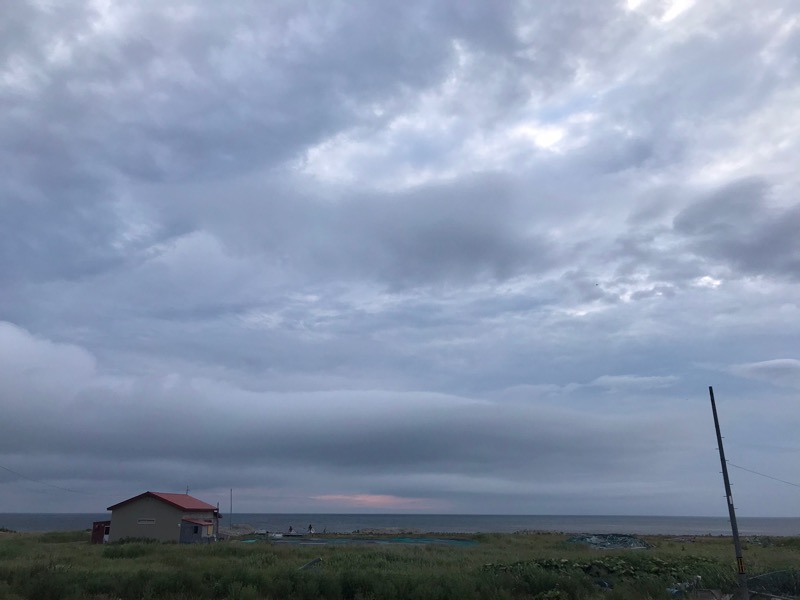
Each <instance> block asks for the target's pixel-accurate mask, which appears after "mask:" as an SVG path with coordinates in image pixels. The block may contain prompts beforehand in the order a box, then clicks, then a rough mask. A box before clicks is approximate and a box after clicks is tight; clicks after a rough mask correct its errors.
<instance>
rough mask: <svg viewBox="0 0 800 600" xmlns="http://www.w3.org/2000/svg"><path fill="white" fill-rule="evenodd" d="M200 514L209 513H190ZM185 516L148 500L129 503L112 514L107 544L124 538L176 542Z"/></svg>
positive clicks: (159, 502) (175, 509)
mask: <svg viewBox="0 0 800 600" xmlns="http://www.w3.org/2000/svg"><path fill="white" fill-rule="evenodd" d="M190 514H198V515H200V514H203V515H206V516H207V515H208V513H190ZM183 517H184V512H183V511H182V510H181V509H179V508H176V507H174V506H171V505H169V504H167V503H166V502H163V501H161V500H156V499H155V498H151V497H144V498H140V499H139V500H136V501H135V502H130V503H128V504H126V505H124V506H120V507H119V508H115V509H114V510H113V511H112V512H111V533H110V535H109V538H108V541H109V542H118V541H119V540H121V539H123V538H149V539H153V540H158V541H160V542H177V541H178V540H179V539H180V535H181V519H182V518H183Z"/></svg>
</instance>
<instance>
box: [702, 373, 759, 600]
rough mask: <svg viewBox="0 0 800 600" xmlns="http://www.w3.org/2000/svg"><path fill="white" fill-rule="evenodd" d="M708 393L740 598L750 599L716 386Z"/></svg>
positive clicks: (709, 389)
mask: <svg viewBox="0 0 800 600" xmlns="http://www.w3.org/2000/svg"><path fill="white" fill-rule="evenodd" d="M708 393H709V395H710V396H711V412H713V413H714V428H715V429H716V430H717V447H718V448H719V461H720V463H721V464H722V479H723V481H724V482H725V499H726V500H727V502H728V515H729V516H730V519H731V531H732V532H733V548H734V550H735V551H736V571H737V573H738V575H739V598H741V600H748V598H750V593H749V592H748V591H747V573H746V572H745V570H744V559H743V558H742V544H741V543H740V542H739V527H738V526H737V525H736V510H735V509H734V508H733V494H732V493H731V482H730V479H728V463H727V461H726V460H725V450H724V449H723V447H722V434H721V433H720V431H719V418H718V417H717V403H716V402H714V388H713V387H711V386H708Z"/></svg>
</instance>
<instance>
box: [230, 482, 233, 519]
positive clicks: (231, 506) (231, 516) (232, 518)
mask: <svg viewBox="0 0 800 600" xmlns="http://www.w3.org/2000/svg"><path fill="white" fill-rule="evenodd" d="M230 527H233V488H231V524H230Z"/></svg>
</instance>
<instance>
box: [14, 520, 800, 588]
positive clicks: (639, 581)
mask: <svg viewBox="0 0 800 600" xmlns="http://www.w3.org/2000/svg"><path fill="white" fill-rule="evenodd" d="M88 536H89V534H88V533H86V532H76V533H50V534H15V533H0V598H3V599H8V600H18V599H22V598H24V599H35V600H62V599H63V600H86V599H95V600H101V599H102V600H111V599H126V600H127V599H130V600H140V599H178V598H180V599H190V598H230V599H256V598H275V599H277V598H301V599H302V598H308V599H317V598H324V599H340V598H347V599H367V598H387V599H406V598H409V599H413V598H428V599H450V598H452V599H459V600H461V599H468V598H492V599H504V598H539V599H573V598H574V599H578V598H580V599H591V598H604V599H609V600H614V599H632V598H636V599H641V598H674V597H675V596H674V595H671V594H670V593H669V592H668V591H667V589H668V588H669V587H671V586H673V585H674V584H676V583H679V582H684V581H690V580H692V579H693V578H694V577H695V576H697V575H700V576H701V577H702V580H701V581H702V585H703V587H707V588H717V589H722V590H728V591H730V590H733V589H734V588H735V585H736V575H735V571H734V561H733V550H732V547H731V544H730V540H729V539H727V538H712V537H697V538H687V539H670V538H666V537H654V538H646V539H647V540H648V541H649V542H650V543H651V544H652V545H653V547H652V548H650V549H646V550H596V549H592V548H589V547H588V546H585V545H580V544H574V543H569V542H567V539H568V537H569V536H566V535H560V534H549V533H548V534H498V535H475V536H461V537H462V539H473V540H476V541H478V542H479V543H478V544H476V545H472V546H468V547H460V546H455V547H453V546H444V545H405V544H392V545H383V544H347V545H330V546H295V545H284V544H274V543H269V542H258V543H252V544H245V543H241V542H236V541H226V542H218V543H216V544H212V545H204V546H201V545H197V546H181V545H177V544H155V543H142V542H132V543H125V544H113V545H106V546H98V545H91V544H89V543H88ZM317 558H320V559H321V561H319V563H317V564H316V565H315V566H314V567H313V568H308V569H301V568H300V567H302V566H303V565H306V564H307V563H309V562H311V561H313V560H314V559H317ZM745 561H746V564H747V567H748V573H749V575H750V576H751V577H752V576H756V575H760V574H765V573H770V572H776V571H777V572H779V573H775V574H774V575H768V576H765V577H760V578H756V579H753V580H752V582H753V584H754V585H756V584H757V583H765V584H767V585H768V587H769V588H770V591H771V592H772V593H776V594H781V595H784V596H790V595H793V594H798V592H799V591H800V590H798V589H797V586H798V585H800V576H799V575H798V571H797V569H798V568H800V539H798V538H771V539H760V540H755V541H750V542H747V543H746V544H745ZM787 570H788V572H786V571H787ZM608 586H613V588H611V589H609V588H608Z"/></svg>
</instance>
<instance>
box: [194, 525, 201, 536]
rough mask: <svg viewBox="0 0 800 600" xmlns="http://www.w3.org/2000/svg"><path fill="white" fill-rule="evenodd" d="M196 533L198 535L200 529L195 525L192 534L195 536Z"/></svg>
mask: <svg viewBox="0 0 800 600" xmlns="http://www.w3.org/2000/svg"><path fill="white" fill-rule="evenodd" d="M198 533H200V527H199V526H197V525H195V526H194V534H195V535H197V534H198Z"/></svg>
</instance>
